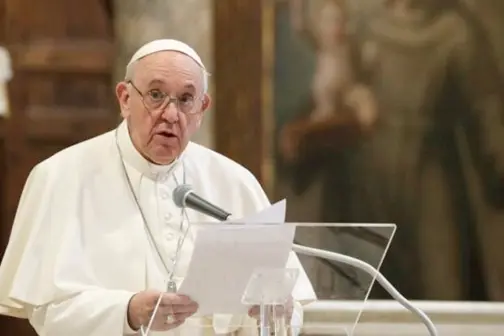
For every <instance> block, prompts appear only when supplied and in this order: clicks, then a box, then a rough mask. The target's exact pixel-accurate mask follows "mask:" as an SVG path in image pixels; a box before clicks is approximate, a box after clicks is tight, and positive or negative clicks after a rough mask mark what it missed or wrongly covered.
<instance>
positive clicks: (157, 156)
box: [151, 147, 180, 165]
mask: <svg viewBox="0 0 504 336" xmlns="http://www.w3.org/2000/svg"><path fill="white" fill-rule="evenodd" d="M179 155H180V151H179V150H176V149H175V148H166V147H164V148H159V149H157V150H154V151H153V153H152V155H151V160H152V161H153V162H154V163H156V164H158V165H167V164H170V163H172V162H173V161H174V160H175V159H176V158H177V157H178V156H179Z"/></svg>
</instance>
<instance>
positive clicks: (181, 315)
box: [174, 313, 194, 321]
mask: <svg viewBox="0 0 504 336" xmlns="http://www.w3.org/2000/svg"><path fill="white" fill-rule="evenodd" d="M193 315H194V313H178V314H175V315H174V316H175V320H177V321H180V320H186V319H188V318H189V317H191V316H193Z"/></svg>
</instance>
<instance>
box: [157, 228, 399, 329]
mask: <svg viewBox="0 0 504 336" xmlns="http://www.w3.org/2000/svg"><path fill="white" fill-rule="evenodd" d="M284 225H285V226H289V227H290V228H293V230H294V233H295V234H294V242H293V243H294V245H291V247H293V249H294V251H295V252H296V254H297V257H298V258H299V260H300V262H301V264H302V266H303V268H304V271H305V272H306V275H305V274H304V272H302V271H300V270H299V269H297V268H292V267H290V266H292V265H291V264H288V263H287V262H285V261H284V262H283V263H282V262H281V261H279V260H280V259H278V260H273V261H272V260H265V259H263V260H262V262H264V264H261V263H259V261H257V260H253V258H252V259H247V258H246V257H244V258H245V259H246V260H242V261H240V260H237V258H238V259H239V258H240V257H239V256H236V255H233V256H232V258H229V260H227V258H226V257H225V256H222V255H219V253H221V254H224V253H226V252H225V251H229V250H230V249H233V248H234V249H237V250H238V249H240V251H241V252H240V253H243V251H244V250H246V248H245V247H247V246H248V245H247V244H250V246H251V249H252V248H254V249H255V250H256V251H258V247H257V246H258V245H254V244H252V243H251V242H252V240H254V239H253V238H251V236H252V235H248V238H246V239H249V241H247V242H240V239H245V238H243V237H241V238H239V239H238V240H237V241H234V242H232V241H231V240H230V239H227V238H222V240H219V239H220V238H217V237H225V236H226V235H227V234H228V233H229V232H230V231H234V232H236V230H239V228H240V227H242V228H247V229H249V230H250V229H251V227H254V229H252V230H256V229H257V230H258V232H259V231H260V232H261V233H260V237H261V238H260V239H262V240H263V241H264V250H261V251H262V252H260V253H263V254H264V251H270V250H271V251H273V250H272V249H271V248H272V246H274V244H275V240H274V237H275V234H278V232H279V231H278V229H279V228H281V226H284ZM275 228H276V229H275ZM228 229H229V230H228ZM395 229H396V226H395V225H393V224H327V223H281V224H277V223H262V224H243V223H230V222H226V223H204V224H192V225H191V228H190V232H189V234H188V235H187V239H186V241H185V242H184V244H186V245H187V244H189V245H191V246H192V245H194V248H193V249H192V251H189V252H188V251H186V252H185V253H186V254H187V253H189V256H187V255H185V256H184V255H182V256H181V258H182V259H184V260H186V261H188V262H185V263H187V264H188V265H181V266H179V274H178V278H179V279H182V280H181V282H180V283H179V284H178V286H177V289H178V291H179V293H180V294H188V293H184V292H183V291H184V288H189V287H191V288H196V289H197V288H204V289H205V290H207V291H212V289H213V288H216V287H220V288H219V289H220V290H226V289H229V291H233V292H234V293H235V294H236V293H240V295H235V298H234V299H233V300H235V301H236V300H238V301H239V302H238V304H240V305H243V308H244V309H243V312H244V313H243V314H240V315H235V316H234V317H232V315H230V314H229V311H226V310H227V309H226V307H227V306H226V305H225V304H223V305H220V308H218V310H220V311H212V312H209V311H205V312H203V313H201V314H199V313H197V314H196V315H195V316H194V317H193V318H190V319H188V320H186V322H185V323H184V324H183V325H182V326H181V327H180V328H182V329H184V333H183V334H184V335H185V334H186V333H187V334H188V335H190V334H192V335H203V333H201V330H203V329H204V330H205V335H207V334H208V335H244V336H252V335H258V336H265V335H268V336H269V335H278V336H280V335H282V336H283V335H341V336H353V335H354V334H355V329H356V326H357V323H358V321H359V318H360V316H361V313H362V310H363V308H364V307H365V302H366V300H367V298H368V296H369V294H370V291H371V289H372V287H373V285H374V283H375V279H376V276H375V275H374V274H369V273H368V272H365V271H363V270H361V269H359V268H357V267H355V266H353V265H350V264H349V263H348V258H346V259H344V260H343V262H342V260H341V258H340V256H341V255H343V256H346V257H352V258H356V259H359V260H361V261H363V262H365V263H367V264H369V265H370V266H372V267H373V268H374V269H376V270H378V271H379V270H380V267H381V264H382V262H383V260H384V258H385V255H386V252H387V250H388V248H389V245H390V243H391V240H392V237H393V235H394V232H395ZM208 230H210V231H208ZM203 233H204V234H203ZM208 233H215V237H216V238H215V239H217V240H219V241H218V242H217V244H215V245H214V246H212V245H211V244H209V245H208V251H207V253H206V256H205V257H206V258H208V260H207V261H208V263H210V264H211V263H213V261H215V263H216V264H221V266H219V267H224V266H223V265H222V264H226V262H229V265H227V266H226V271H223V272H214V271H213V269H212V267H210V266H209V268H208V270H205V271H204V274H205V275H206V276H200V277H192V279H189V278H191V264H192V263H197V262H196V260H195V259H197V258H198V253H200V252H201V251H200V252H197V250H198V248H200V249H201V248H204V247H201V246H200V244H201V241H200V239H199V236H200V235H201V237H203V236H204V235H206V236H208ZM255 239H256V240H257V239H258V238H257V237H256V238H255ZM201 240H202V239H201ZM206 243H208V242H206ZM279 244H285V242H280V243H279ZM289 244H290V243H289ZM252 246H254V247H252ZM300 246H305V247H309V248H315V249H317V250H316V251H315V250H310V249H307V250H306V249H305V250H303V248H302V247H300ZM247 248H248V247H247ZM189 250H190V249H189ZM319 250H322V251H326V253H325V254H320V255H319V253H318V251H319ZM307 251H308V252H309V253H307V254H308V255H306V254H305V252H307ZM240 253H237V254H240ZM251 253H253V251H251ZM257 253H259V252H257ZM228 255H229V252H228ZM212 258H218V259H219V260H213V261H212ZM275 258H276V257H274V258H272V259H275ZM334 259H336V260H334ZM185 263H184V264H185ZM212 273H215V274H213V275H212ZM193 274H194V273H193ZM235 275H236V277H235ZM184 276H187V277H186V278H184ZM212 277H219V279H217V280H218V283H219V286H215V285H209V283H212V281H213V280H212ZM306 277H307V278H308V279H309V282H311V285H312V286H313V289H314V292H315V294H316V301H313V302H310V303H307V305H305V306H304V318H303V321H301V320H300V319H299V318H296V317H297V314H296V310H294V314H293V316H294V318H293V319H292V320H291V321H289V320H287V319H286V318H285V316H287V315H286V314H285V313H286V312H289V310H291V309H290V307H291V306H292V305H291V304H290V302H291V300H290V299H291V297H292V296H293V297H294V299H300V298H299V297H298V295H300V294H306V293H307V292H309V291H306V290H301V288H300V286H299V284H300V282H302V281H303V279H304V280H305V282H306ZM214 280H215V279H214ZM184 282H187V283H186V284H184ZM189 282H190V283H191V285H190V286H189V285H188V286H184V285H187V284H188V283H189ZM213 283H214V284H215V282H213ZM181 291H182V292H181ZM196 291H197V290H196ZM188 295H190V294H188ZM204 297H206V299H208V297H207V296H206V295H202V296H201V298H202V300H203V298H204ZM301 299H305V297H302V298H301ZM225 300H230V299H229V298H227V299H225ZM328 300H329V301H330V300H336V301H346V302H348V303H349V309H348V310H345V311H344V312H341V311H340V312H339V313H331V312H330V311H325V310H324V309H323V306H324V302H327V301H328ZM226 302H227V301H226ZM303 303H306V302H303ZM229 304H230V305H234V306H236V302H231V301H229ZM202 305H204V302H202ZM252 307H254V310H255V313H256V316H257V318H256V319H251V318H248V317H247V313H246V312H247V311H248V310H249V308H252ZM332 314H334V315H335V316H332ZM237 330H242V332H240V333H236V331H237ZM149 335H158V333H156V332H150V333H149Z"/></svg>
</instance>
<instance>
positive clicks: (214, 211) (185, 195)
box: [173, 185, 438, 336]
mask: <svg viewBox="0 0 504 336" xmlns="http://www.w3.org/2000/svg"><path fill="white" fill-rule="evenodd" d="M190 195H192V196H191V197H190ZM173 199H174V200H175V204H176V205H177V206H178V207H180V208H182V207H185V206H187V207H190V208H191V209H193V210H196V211H198V212H201V213H204V214H206V215H209V216H212V217H214V218H216V219H219V220H222V221H225V220H227V218H228V217H229V216H230V215H231V214H230V213H228V212H226V211H224V210H222V209H220V208H218V207H216V206H214V205H212V204H211V203H209V202H207V201H205V200H203V199H202V198H201V197H199V196H197V195H195V194H194V193H193V192H192V188H191V187H190V186H188V185H181V186H179V187H177V188H175V190H174V192H173ZM189 200H191V201H189ZM196 200H197V201H196ZM190 202H191V203H192V205H191V203H190ZM203 204H204V206H203ZM221 218H222V219H221ZM292 251H293V252H296V253H299V254H303V255H306V256H312V257H315V258H321V259H325V260H330V261H335V262H338V263H343V264H347V265H350V266H352V267H355V268H358V269H360V270H362V271H364V272H366V273H367V274H369V275H370V276H372V277H373V278H375V277H376V280H377V281H378V282H379V283H380V285H381V286H382V287H383V288H384V289H385V290H386V291H387V292H388V293H389V294H390V296H392V298H394V299H395V300H397V301H398V302H399V303H400V304H401V305H402V306H403V307H404V308H406V309H407V310H409V311H410V312H412V313H413V314H415V315H417V316H418V318H419V319H420V320H421V321H422V322H423V324H424V325H425V327H426V328H427V330H428V331H429V334H430V335H431V336H438V332H437V329H436V327H435V325H434V323H432V321H431V320H430V319H429V317H428V316H427V315H426V314H425V313H424V312H423V311H422V310H420V309H418V308H417V307H415V306H414V305H412V304H411V303H410V302H409V301H408V299H406V298H405V297H404V296H403V295H402V294H401V293H399V291H398V290H397V289H395V287H394V286H393V285H392V284H391V283H390V282H389V281H388V280H387V278H385V277H384V276H383V275H382V274H381V273H380V272H379V271H378V270H377V269H376V268H374V267H373V266H371V265H370V264H368V263H366V262H364V261H362V260H360V259H357V258H353V257H350V256H347V255H344V254H341V253H336V252H331V251H326V250H321V249H317V248H313V247H308V246H303V245H299V244H292Z"/></svg>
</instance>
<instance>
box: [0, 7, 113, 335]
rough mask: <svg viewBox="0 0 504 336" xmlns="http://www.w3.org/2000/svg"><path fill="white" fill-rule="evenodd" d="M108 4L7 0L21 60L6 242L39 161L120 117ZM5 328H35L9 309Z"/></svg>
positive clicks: (15, 53) (8, 150)
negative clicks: (117, 106)
mask: <svg viewBox="0 0 504 336" xmlns="http://www.w3.org/2000/svg"><path fill="white" fill-rule="evenodd" d="M105 4H106V1H104V0H90V1H85V2H75V1H68V0H46V1H32V0H3V1H1V5H0V15H2V13H3V14H4V17H3V20H1V21H0V22H2V23H3V26H2V27H1V29H0V35H2V37H3V40H2V41H3V45H4V46H5V47H6V48H7V49H8V50H9V52H10V54H11V57H12V62H13V68H14V78H13V80H12V81H11V82H10V83H9V98H10V103H11V104H10V105H11V114H10V116H9V117H8V118H7V119H5V120H4V123H5V125H4V129H5V137H4V138H3V144H4V146H2V147H1V149H2V150H3V151H2V150H0V178H2V179H3V180H1V181H0V182H2V184H1V185H2V187H3V188H2V196H1V201H2V206H3V208H2V209H3V217H2V223H1V230H0V236H1V241H2V243H3V244H4V245H5V243H6V242H7V240H8V238H9V235H10V230H11V226H12V220H13V218H14V214H15V211H16V208H17V204H18V200H19V196H20V194H21V191H22V188H23V186H24V183H25V180H26V177H27V176H28V173H29V172H30V170H31V169H32V168H33V166H34V165H35V164H37V163H38V162H40V161H42V160H44V159H46V158H47V157H49V156H51V155H53V154H54V153H56V152H57V151H59V150H61V149H63V148H66V147H68V146H70V145H73V144H75V143H77V142H80V141H83V140H85V139H88V138H91V137H93V136H96V135H98V134H101V133H103V132H105V131H108V130H110V129H112V128H113V127H114V126H115V125H116V124H117V121H118V118H117V116H118V111H117V110H116V109H115V104H114V99H113V97H114V87H113V83H112V69H113V63H114V58H115V55H114V44H113V43H114V41H113V33H112V32H113V24H112V22H111V20H112V18H111V15H110V11H109V10H108V9H107V7H106V6H105ZM2 33H4V34H2ZM2 155H3V157H4V159H3V160H2ZM2 251H3V249H2ZM0 330H1V331H2V332H1V334H2V335H3V334H5V335H20V336H28V335H35V333H34V331H33V330H32V329H31V327H30V326H29V324H28V323H27V321H23V320H16V319H9V318H5V317H2V318H0Z"/></svg>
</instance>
